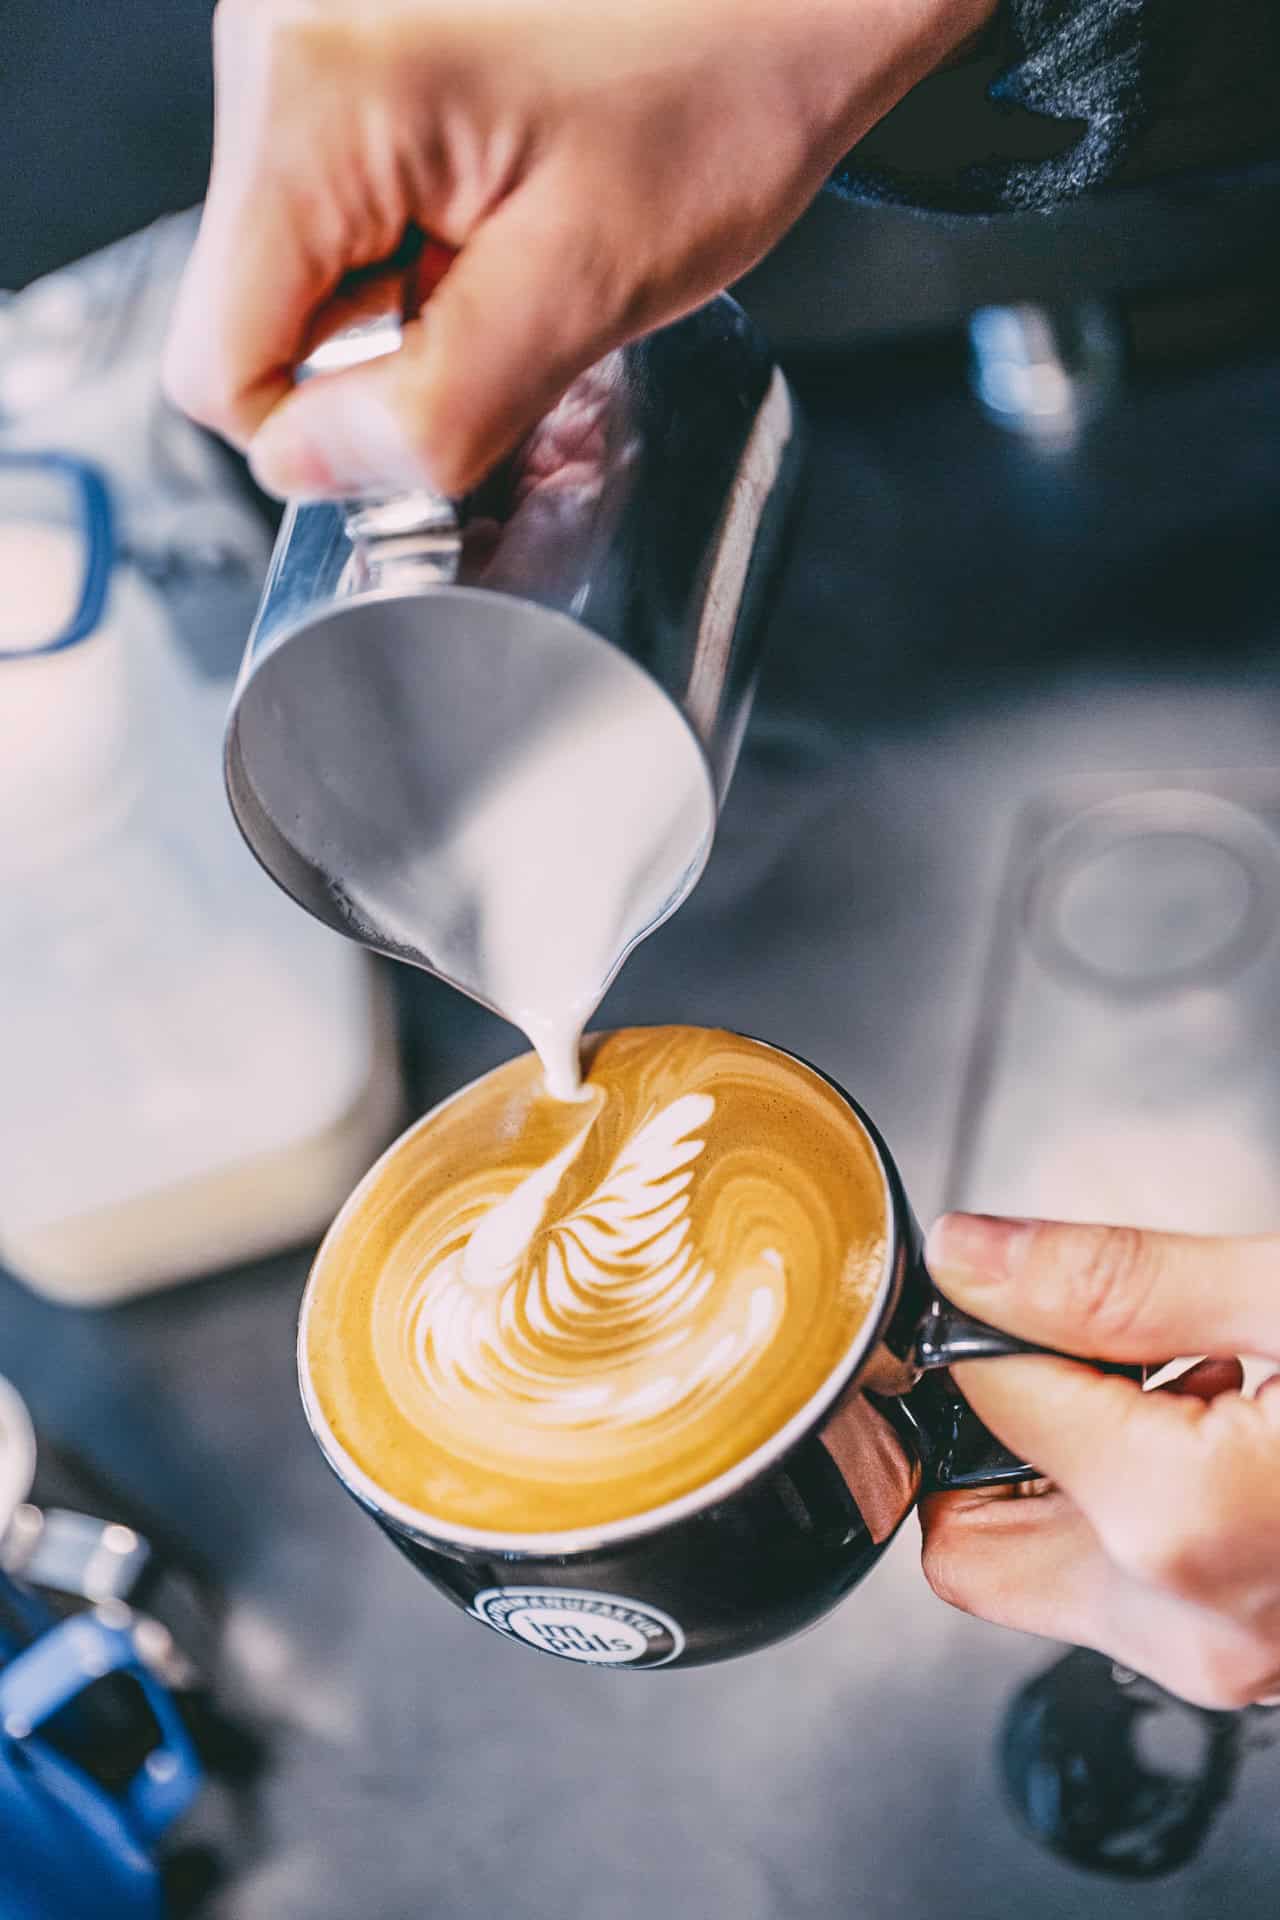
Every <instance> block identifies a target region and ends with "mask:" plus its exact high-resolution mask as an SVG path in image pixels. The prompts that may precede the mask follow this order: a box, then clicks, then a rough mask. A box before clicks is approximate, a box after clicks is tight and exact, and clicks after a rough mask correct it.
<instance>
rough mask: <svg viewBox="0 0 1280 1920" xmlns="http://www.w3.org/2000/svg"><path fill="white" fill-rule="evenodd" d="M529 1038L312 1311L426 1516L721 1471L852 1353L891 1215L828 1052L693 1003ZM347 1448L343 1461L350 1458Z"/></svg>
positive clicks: (570, 1497) (331, 1406)
mask: <svg viewBox="0 0 1280 1920" xmlns="http://www.w3.org/2000/svg"><path fill="white" fill-rule="evenodd" d="M584 1064H585V1068H586V1073H585V1079H584V1083H583V1090H582V1093H581V1095H580V1097H579V1098H578V1099H576V1100H572V1101H564V1100H556V1099H553V1098H552V1097H551V1096H550V1095H549V1094H548V1093H547V1091H546V1089H545V1085H544V1082H543V1078H542V1071H541V1067H540V1065H539V1063H538V1060H537V1058H536V1056H535V1055H532V1054H529V1055H525V1056H523V1057H522V1058H520V1059H518V1060H514V1061H511V1062H510V1063H509V1064H508V1065H506V1066H503V1067H499V1068H498V1069H497V1071H496V1072H494V1073H490V1074H488V1075H487V1076H486V1077H485V1078H484V1079H482V1080H479V1081H476V1082H475V1083H474V1084H473V1085H471V1086H470V1087H468V1088H466V1089H465V1090H464V1091H463V1092H462V1093H460V1094H458V1095H455V1096H454V1098H453V1099H452V1100H449V1101H446V1102H445V1104H444V1105H443V1106H442V1107H439V1108H437V1109H436V1110H435V1111H434V1112H433V1113H431V1114H428V1115H427V1117H426V1118H425V1119H424V1120H423V1121H421V1122H419V1124H418V1125H417V1126H416V1127H414V1128H412V1129H411V1130H410V1132H409V1133H408V1134H406V1135H405V1137H404V1138H403V1139H402V1140H401V1141H400V1142H399V1143H398V1144H397V1145H396V1146H395V1147H394V1148H393V1149H392V1150H391V1152H390V1154H388V1155H387V1156H386V1157H385V1158H384V1159H383V1161H382V1162H381V1163H380V1165H379V1167H378V1168H377V1169H376V1171H375V1173H374V1174H373V1175H371V1176H370V1177H369V1179H368V1180H366V1182H365V1183H364V1185H363V1186H362V1187H361V1188H360V1189H359V1190H358V1191H357V1193H356V1194H355V1195H354V1196H353V1198H352V1200H351V1201H350V1202H349V1204H348V1206H347V1208H346V1209H345V1211H344V1213H343V1214H342V1216H341V1217H340V1218H339V1220H338V1222H337V1223H336V1225H335V1227H334V1229H333V1231H332V1232H331V1233H330V1235H329V1237H328V1239H327V1240H326V1242H325V1244H324V1246H323V1248H322V1249H321V1252H320V1255H319V1258H318V1260H317V1262H316V1268H315V1272H314V1274H313V1277H312V1281H311V1285H310V1288H309V1291H308V1295H307V1303H306V1309H305V1316H304V1323H303V1348H304V1359H305V1372H306V1374H307V1375H308V1376H309V1387H310V1396H311V1399H312V1402H313V1405H314V1406H315V1407H316V1408H317V1409H318V1411H319V1412H320V1414H321V1415H322V1417H323V1420H324V1422H325V1424H326V1425H327V1426H328V1428H329V1431H330V1433H331V1434H332V1436H333V1439H334V1440H335V1441H336V1442H337V1444H338V1447H339V1448H340V1449H341V1450H342V1451H343V1452H344V1453H345V1454H346V1455H347V1456H349V1458H350V1460H351V1461H352V1462H353V1463H354V1464H355V1465H356V1466H357V1467H358V1468H359V1469H360V1470H361V1471H362V1472H363V1473H364V1474H365V1475H366V1476H367V1477H368V1479H370V1480H371V1481H373V1482H374V1484H375V1486H376V1487H377V1488H378V1489H379V1490H381V1491H382V1492H383V1493H385V1494H389V1495H391V1496H392V1498H394V1499H395V1500H397V1501H399V1502H402V1503H403V1504H405V1505H407V1506H409V1507H411V1508H413V1509H415V1510H416V1511H417V1512H418V1513H419V1514H420V1515H421V1516H422V1519H423V1523H424V1526H425V1527H426V1528H427V1530H428V1531H429V1530H430V1522H431V1521H432V1520H433V1519H434V1520H436V1521H438V1522H440V1523H442V1524H443V1525H444V1526H445V1527H459V1528H469V1529H478V1530H482V1531H486V1532H499V1533H504V1534H505V1533H511V1534H537V1533H557V1532H565V1531H574V1530H580V1529H583V1528H588V1527H593V1526H598V1525H602V1524H605V1523H608V1522H611V1521H620V1520H626V1519H631V1518H634V1517H637V1516H639V1515H641V1514H643V1513H645V1512H648V1511H649V1510H651V1509H653V1508H656V1507H660V1506H664V1505H666V1504H667V1503H668V1502H670V1501H673V1500H677V1499H679V1498H680V1497H681V1496H682V1495H685V1494H689V1493H692V1492H695V1491H696V1490H697V1489H698V1488H700V1487H703V1486H706V1485H707V1484H709V1483H710V1482H711V1481H712V1480H714V1479H716V1478H717V1477H718V1476H719V1475H720V1474H722V1473H724V1472H726V1471H727V1470H728V1469H730V1468H731V1467H733V1466H734V1465H735V1464H736V1463H737V1462H738V1461H740V1460H743V1459H745V1458H746V1457H747V1456H748V1455H749V1454H751V1453H754V1452H755V1450H756V1449H757V1448H758V1447H760V1446H762V1445H763V1444H764V1443H765V1442H766V1441H768V1440H769V1439H770V1438H771V1437H772V1436H773V1435H774V1434H775V1433H777V1432H778V1431H779V1430H780V1429H781V1428H782V1427H784V1426H785V1425H786V1423H787V1422H788V1421H789V1420H790V1419H791V1418H792V1416H793V1415H795V1414H797V1413H799V1412H800V1411H801V1410H802V1409H803V1408H804V1407H805V1406H806V1405H807V1404H808V1402H809V1401H810V1400H811V1399H812V1398H813V1396H814V1395H815V1394H816V1393H817V1392H818V1391H819V1389H820V1388H821V1386H822V1385H823V1383H824V1381H825V1380H827V1379H828V1378H829V1376H830V1375H831V1373H832V1372H833V1370H834V1369H835V1368H836V1367H837V1366H838V1365H839V1364H840V1362H841V1360H842V1359H843V1357H844V1356H845V1354H846V1353H847V1352H848V1351H849V1348H850V1346H851V1344H852V1343H853V1341H854V1339H855V1336H856V1334H857V1332H858V1329H859V1327H860V1326H861V1325H862V1323H863V1321H864V1320H865V1319H866V1317H867V1315H868V1313H869V1312H870V1311H871V1309H872V1307H873V1305H874V1303H875V1299H876V1295H877V1292H878V1289H879V1285H880V1281H881V1277H882V1273H883V1267H884V1259H885V1242H886V1235H887V1232H888V1222H887V1208H886V1198H885V1190H884V1180H883V1175H882V1172H881V1168H880V1163H879V1159H878V1156H877V1154H876V1151H875V1148H874V1147H873V1145H872V1143H871V1140H870V1139H869V1137H868V1135H867V1134H866V1132H865V1130H864V1129H863V1127H862V1126H861V1124H860V1122H859V1120H858V1118H857V1116H856V1114H854V1113H853V1111H852V1110H851V1109H850V1108H849V1107H848V1105H847V1104H846V1103H845V1102H844V1101H843V1100H842V1099H841V1097H840V1095H839V1094H838V1093H836V1092H835V1090H834V1089H833V1088H832V1087H830V1086H828V1084H827V1083H826V1081H824V1080H823V1079H822V1078H821V1076H820V1075H818V1074H816V1073H814V1072H812V1071H811V1070H810V1069H809V1068H808V1067H805V1066H802V1065H801V1064H800V1063H799V1062H798V1061H795V1060H792V1059H791V1058H790V1057H789V1056H787V1055H785V1054H782V1053H780V1052H778V1051H777V1050H776V1049H774V1048H772V1047H768V1046H765V1045H763V1044H761V1043H760V1042H758V1041H753V1040H746V1039H742V1038H740V1037H739V1036H737V1035H735V1034H731V1033H722V1032H715V1031H709V1030H707V1029H703V1028H694V1027H656V1028H633V1029H628V1030H624V1031H621V1032H618V1033H613V1034H608V1035H605V1036H603V1037H602V1038H599V1039H596V1040H589V1041H588V1042H587V1044H586V1048H585V1051H584ZM339 1464H341V1463H339Z"/></svg>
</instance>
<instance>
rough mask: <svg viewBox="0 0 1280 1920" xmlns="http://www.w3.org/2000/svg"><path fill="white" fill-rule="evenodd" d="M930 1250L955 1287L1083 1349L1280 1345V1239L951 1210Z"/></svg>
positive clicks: (1147, 1356)
mask: <svg viewBox="0 0 1280 1920" xmlns="http://www.w3.org/2000/svg"><path fill="white" fill-rule="evenodd" d="M926 1258H927V1260H928V1264H929V1267H930V1270H931V1272H932V1273H933V1276H934V1278H935V1279H936V1280H937V1282H938V1285H939V1286H940V1287H941V1288H942V1290H943V1292H944V1293H945V1294H946V1295H947V1296H948V1298H949V1299H951V1300H954V1301H955V1303H956V1305H957V1306H959V1307H963V1308H965V1309H966V1310H967V1311H968V1312H970V1313H974V1314H977V1315H978V1316H979V1317H980V1318H982V1319H984V1320H989V1321H992V1322H994V1323H995V1325H997V1326H999V1327H1001V1328H1003V1329H1004V1330H1005V1331H1006V1332H1009V1333H1014V1334H1018V1335H1020V1336H1021V1337H1022V1338H1023V1339H1024V1340H1032V1341H1035V1342H1036V1343H1037V1344H1039V1345H1042V1346H1048V1347H1054V1348H1057V1349H1059V1350H1060V1351H1063V1352H1066V1353H1071V1354H1078V1355H1080V1356H1081V1357H1083V1358H1086V1359H1102V1360H1128V1361H1144V1360H1145V1361H1152V1360H1164V1359H1166V1358H1167V1357H1168V1356H1169V1355H1170V1354H1176V1353H1203V1354H1236V1353H1261V1354H1266V1355H1268V1356H1270V1357H1272V1358H1276V1357H1280V1286H1278V1285H1277V1280H1278V1278H1280V1240H1277V1239H1275V1238H1266V1237H1259V1238H1255V1239H1208V1238H1197V1237H1194V1236H1192V1235H1188V1234H1173V1233H1145V1232H1142V1231H1140V1230H1139V1229H1137V1228H1135V1227H1093V1226H1066V1225H1060V1224H1056V1223H1053V1222H1046V1221H1032V1220H997V1219H993V1218H991V1217H989V1216H986V1215H981V1214H948V1215H946V1216H944V1218H943V1219H941V1220H939V1221H938V1223H937V1225H936V1226H935V1227H934V1229H933V1231H932V1233H931V1234H930V1235H929V1243H928V1250H927V1255H926Z"/></svg>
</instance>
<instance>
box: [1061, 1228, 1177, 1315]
mask: <svg viewBox="0 0 1280 1920" xmlns="http://www.w3.org/2000/svg"><path fill="white" fill-rule="evenodd" d="M1062 1258H1063V1261H1064V1268H1065V1270H1064V1274H1063V1277H1064V1279H1065V1281H1066V1290H1067V1297H1068V1307H1069V1310H1070V1312H1071V1313H1072V1315H1073V1316H1074V1318H1075V1319H1076V1321H1077V1323H1078V1324H1079V1325H1080V1326H1081V1327H1083V1328H1086V1329H1087V1330H1088V1331H1089V1333H1090V1334H1091V1335H1093V1336H1094V1337H1095V1338H1096V1339H1097V1340H1099V1341H1101V1342H1110V1341H1113V1340H1115V1339H1117V1338H1119V1337H1121V1336H1123V1335H1124V1334H1126V1333H1128V1332H1130V1331H1131V1330H1132V1329H1133V1328H1134V1326H1135V1325H1136V1324H1137V1323H1138V1321H1139V1320H1140V1318H1141V1316H1142V1312H1143V1309H1144V1307H1145V1305H1146V1302H1147V1299H1148V1296H1149V1294H1150V1292H1151V1289H1152V1287H1153V1285H1154V1284H1155V1279H1156V1273H1155V1260H1154V1257H1153V1255H1152V1252H1151V1250H1150V1243H1149V1241H1148V1240H1147V1237H1146V1235H1145V1234H1143V1233H1142V1232H1141V1231H1140V1230H1139V1229H1138V1228H1136V1227H1092V1228H1089V1229H1086V1230H1085V1231H1084V1233H1083V1234H1082V1235H1081V1236H1080V1237H1079V1238H1077V1237H1076V1235H1074V1234H1073V1235H1072V1244H1071V1250H1070V1251H1064V1253H1063V1255H1062Z"/></svg>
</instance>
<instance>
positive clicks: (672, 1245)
mask: <svg viewBox="0 0 1280 1920" xmlns="http://www.w3.org/2000/svg"><path fill="white" fill-rule="evenodd" d="M714 1110H715V1100H714V1097H713V1096H712V1095H711V1094H706V1093H689V1094H684V1095H681V1096H679V1097H678V1098H677V1099H675V1100H673V1101H671V1103H670V1104H669V1105H668V1106H666V1107H664V1108H662V1109H661V1110H660V1111H659V1112H658V1113H657V1114H655V1115H654V1116H653V1117H652V1118H651V1119H647V1120H645V1121H644V1122H643V1123H642V1124H641V1125H640V1126H639V1128H638V1129H637V1131H636V1132H635V1133H634V1134H633V1135H631V1137H630V1138H628V1139H626V1140H624V1142H623V1144H622V1146H621V1148H620V1149H619V1151H618V1152H617V1154H616V1155H615V1157H614V1159H613V1161H612V1164H611V1165H610V1166H609V1167H608V1169H607V1171H606V1173H605V1175H604V1178H603V1179H602V1180H601V1181H599V1182H598V1183H597V1184H596V1185H594V1186H592V1187H591V1188H589V1189H588V1190H586V1191H583V1192H582V1193H580V1194H579V1193H576V1192H575V1191H574V1188H573V1184H572V1174H573V1169H574V1165H575V1162H576V1161H577V1160H578V1159H579V1158H580V1156H581V1154H582V1151H583V1148H584V1146H585V1144H586V1141H587V1139H588V1137H589V1135H590V1132H591V1127H592V1124H593V1123H592V1122H588V1124H587V1126H586V1127H585V1128H584V1129H583V1130H582V1132H581V1133H579V1134H577V1135H576V1136H575V1138H574V1139H573V1140H572V1141H571V1142H570V1143H569V1146H568V1147H567V1148H565V1149H563V1150H562V1152H561V1153H559V1154H558V1155H556V1156H555V1158H554V1159H553V1160H552V1161H550V1162H549V1163H548V1165H547V1166H546V1167H545V1168H540V1169H539V1170H538V1171H537V1172H535V1173H532V1174H529V1175H527V1176H526V1178H525V1179H524V1180H523V1181H521V1183H520V1185H519V1186H517V1187H516V1188H515V1189H514V1190H513V1191H512V1192H511V1193H510V1194H509V1195H508V1196H507V1197H506V1198H505V1199H504V1200H500V1201H497V1202H496V1203H495V1205H494V1207H493V1209H492V1211H491V1212H489V1213H488V1214H487V1215H485V1216H484V1218H483V1219H482V1220H481V1221H480V1222H479V1224H478V1225H477V1226H476V1228H475V1229H474V1230H473V1232H472V1235H471V1238H470V1239H469V1241H468V1242H467V1243H466V1245H465V1247H463V1248H456V1247H455V1248H452V1249H451V1250H450V1251H449V1252H447V1253H445V1254H443V1255H442V1257H441V1258H440V1260H439V1262H438V1263H437V1264H436V1265H434V1266H432V1267H429V1268H428V1270H427V1271H426V1272H425V1273H424V1274H423V1276H422V1279H421V1281H420V1282H419V1284H418V1285H417V1287H416V1288H415V1289H414V1291H413V1293H412V1294H411V1296H410V1299H409V1303H408V1304H409V1312H408V1328H409V1334H410V1340H411V1356H412V1362H413V1364H414V1365H415V1366H416V1368H417V1370H418V1373H419V1374H420V1376H421V1378H422V1380H423V1381H424V1383H425V1384H426V1386H427V1387H428V1389H429V1390H430V1392H431V1393H432V1394H433V1395H435V1397H436V1398H437V1399H438V1400H439V1401H440V1402H441V1404H445V1405H450V1406H454V1407H457V1408H458V1409H459V1411H460V1412H461V1411H462V1410H463V1404H462V1403H466V1402H475V1401H476V1400H477V1399H481V1400H488V1401H489V1402H490V1403H492V1402H493V1401H494V1400H497V1401H498V1402H500V1403H501V1404H502V1405H503V1406H504V1407H506V1408H507V1409H508V1410H509V1411H510V1414H511V1416H512V1417H513V1418H514V1419H517V1420H520V1421H521V1422H527V1423H528V1424H529V1425H531V1426H532V1427H534V1428H537V1429H545V1428H547V1427H552V1428H556V1429H570V1430H577V1431H579V1432H583V1431H588V1430H594V1429H597V1428H604V1429H608V1428H612V1427H628V1426H631V1427H634V1426H637V1425H641V1424H643V1423H644V1422H647V1421H652V1420H654V1419H662V1420H664V1421H669V1420H671V1419H673V1418H675V1417H678V1416H679V1415H681V1414H685V1413H689V1412H693V1411H695V1410H696V1409H697V1407H698V1406H699V1405H700V1404H702V1403H704V1402H705V1401H707V1400H708V1399H709V1398H710V1397H711V1396H713V1395H714V1394H716V1393H718V1392H720V1391H721V1390H722V1389H723V1388H724V1387H725V1385H726V1384H727V1383H728V1382H729V1380H730V1379H731V1378H733V1376H734V1375H736V1374H741V1373H742V1372H743V1371H744V1370H745V1369H747V1368H748V1367H750V1366H751V1364H752V1362H753V1360H754V1359H755V1357H756V1356H757V1355H758V1354H759V1352H760V1351H761V1349H762V1348H763V1347H764V1346H765V1345H766V1344H767V1342H768V1341H769V1339H770V1337H771V1335H772V1333H773V1332H774V1330H775V1328H776V1327H777V1325H778V1323H779V1321H780V1319H781V1316H782V1311H783V1307H784V1303H785V1294H786V1275H785V1269H784V1263H783V1258H782V1254H781V1253H780V1252H779V1251H778V1249H777V1248H776V1247H772V1246H757V1245H755V1244H753V1238H754V1237H753V1235H752V1232H751V1229H750V1227H749V1226H748V1227H746V1228H745V1229H744V1231H743V1233H742V1234H740V1235H739V1234H734V1233H733V1232H732V1231H730V1233H729V1234H728V1235H727V1239H728V1242H729V1245H728V1250H727V1251H728V1271H726V1272H724V1273H722V1274H717V1272H716V1270H715V1269H714V1268H713V1267H712V1265H711V1264H710V1262H709V1261H708V1260H707V1259H706V1258H705V1257H704V1256H703V1255H702V1254H700V1253H699V1251H698V1248H697V1246H696V1245H695V1242H694V1236H693V1230H692V1224H691V1218H690V1192H689V1190H690V1186H691V1183H692V1181H693V1177H694V1174H693V1164H692V1163H693V1162H694V1161H696V1159H697V1157H698V1156H699V1155H700V1154H701V1153H702V1152H703V1151H704V1149H705V1145H706V1142H705V1139H704V1138H702V1137H700V1135H699V1131H698V1130H699V1129H700V1128H704V1127H705V1126H706V1124H707V1123H708V1122H709V1121H710V1119H711V1117H712V1114H713V1113H714ZM740 1238H741V1239H742V1240H743V1244H741V1245H737V1244H735V1242H736V1241H737V1240H738V1239H740Z"/></svg>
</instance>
